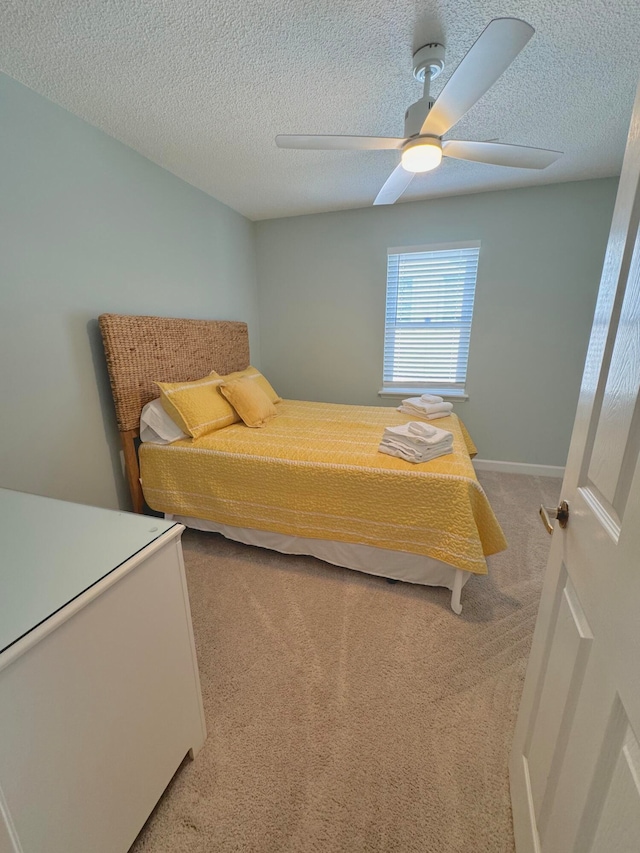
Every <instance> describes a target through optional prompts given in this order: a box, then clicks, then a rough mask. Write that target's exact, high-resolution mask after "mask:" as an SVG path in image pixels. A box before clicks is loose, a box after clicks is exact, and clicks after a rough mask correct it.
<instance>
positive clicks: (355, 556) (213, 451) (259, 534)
mask: <svg viewBox="0 0 640 853" xmlns="http://www.w3.org/2000/svg"><path fill="white" fill-rule="evenodd" d="M99 324H100V329H101V332H102V336H103V341H104V346H105V355H106V360H107V366H108V370H109V376H110V381H111V387H112V392H113V399H114V405H115V410H116V418H117V422H118V428H119V430H120V435H121V439H122V445H123V451H124V459H125V469H126V474H127V480H128V483H129V487H130V491H131V497H132V502H133V508H134V511H136V512H142V511H143V510H144V505H145V501H146V503H147V505H148V506H149V507H150V508H152V509H154V510H156V511H160V512H163V513H165V515H167V516H168V517H173V518H175V519H176V520H179V521H180V522H182V523H184V524H186V525H187V526H189V527H194V528H197V529H200V530H211V531H214V532H218V533H221V534H223V535H224V536H226V537H228V538H231V539H236V540H238V541H241V542H245V543H247V544H250V545H257V546H260V547H265V548H270V549H273V550H276V551H281V552H283V553H296V554H309V555H311V556H315V557H318V558H320V559H323V560H325V561H327V562H330V563H333V564H335V565H339V566H344V567H346V568H351V569H356V570H358V571H363V572H368V573H370V574H374V575H380V576H383V577H387V578H389V579H394V580H402V581H408V582H411V583H419V584H423V585H431V586H444V587H447V588H448V589H450V590H451V592H452V597H451V606H452V609H453V610H454V611H455V612H456V613H460V612H461V609H462V606H461V591H462V588H463V586H464V584H465V583H466V581H467V580H468V579H469V577H470V576H471V575H472V574H480V575H482V574H486V573H487V564H486V557H487V556H489V555H491V554H494V553H497V552H498V551H501V550H503V549H504V548H505V547H506V542H505V539H504V536H503V533H502V530H501V529H500V526H499V524H498V522H497V520H496V518H495V516H494V514H493V511H492V509H491V506H490V504H489V502H488V500H487V497H486V495H485V493H484V491H483V489H482V487H481V486H480V484H479V482H478V480H477V478H476V475H475V471H474V469H473V465H472V463H471V456H472V455H473V454H475V448H474V446H473V443H472V441H471V439H470V437H469V435H468V433H467V431H466V430H465V428H464V425H463V424H462V422H461V421H460V420H459V419H458V418H457V417H456V416H455V415H451V416H449V417H447V418H442V419H441V420H439V421H438V425H439V426H442V427H443V428H444V429H447V430H449V431H451V432H452V434H453V440H454V452H453V453H452V454H448V455H447V456H442V457H439V458H437V459H435V460H432V461H431V462H428V463H422V464H418V465H414V464H412V463H409V462H405V461H404V460H402V459H397V458H395V457H391V456H387V455H384V454H381V453H379V452H378V449H377V448H378V444H379V442H380V437H381V435H382V431H383V429H384V427H385V426H388V425H393V424H401V423H406V422H407V421H408V420H410V418H408V417H407V416H406V415H402V414H400V413H399V412H397V411H396V410H395V409H391V408H385V407H369V406H344V405H338V404H330V403H313V402H308V401H296V400H283V401H282V402H281V403H278V404H277V408H278V415H277V417H275V418H273V419H272V420H271V421H270V422H269V423H268V424H267V425H266V426H265V427H263V428H261V429H250V428H248V427H246V426H244V424H242V423H236V424H232V425H229V426H226V427H224V428H223V429H219V430H217V431H215V432H212V433H209V434H207V435H203V436H201V437H200V438H198V439H184V440H178V441H175V442H173V443H172V444H169V445H165V446H158V445H154V444H147V443H143V444H142V445H140V447H139V448H137V444H138V438H139V420H140V413H141V410H142V408H143V406H144V405H145V404H146V403H147V402H149V401H150V400H152V399H153V398H155V397H157V396H158V389H157V387H156V386H155V384H154V383H155V382H156V381H163V382H179V381H186V380H195V379H200V378H201V377H203V376H207V375H208V374H209V373H210V372H211V371H213V370H215V371H217V372H218V373H220V374H223V375H226V374H228V373H232V372H234V371H237V370H243V369H245V368H247V367H248V365H249V362H250V359H249V339H248V330H247V326H246V324H244V323H239V322H231V321H205V320H181V319H171V318H158V317H138V316H127V315H116V314H103V315H102V316H101V317H100V318H99Z"/></svg>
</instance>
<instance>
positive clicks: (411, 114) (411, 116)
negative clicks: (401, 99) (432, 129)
mask: <svg viewBox="0 0 640 853" xmlns="http://www.w3.org/2000/svg"><path fill="white" fill-rule="evenodd" d="M433 103H434V102H433V98H431V97H430V95H429V93H428V92H427V94H426V97H425V96H423V97H422V98H420V100H419V101H416V102H415V104H411V106H410V107H409V109H408V110H407V111H406V113H405V114H404V135H405V137H406V138H407V139H408V138H409V137H411V136H417V135H418V134H419V133H420V130H421V128H422V125H423V124H424V120H425V119H426V117H427V115H428V114H429V110H430V109H431V107H433Z"/></svg>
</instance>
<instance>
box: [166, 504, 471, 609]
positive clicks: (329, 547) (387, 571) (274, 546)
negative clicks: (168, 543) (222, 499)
mask: <svg viewBox="0 0 640 853" xmlns="http://www.w3.org/2000/svg"><path fill="white" fill-rule="evenodd" d="M165 518H167V519H171V520H173V521H177V522H178V523H179V524H184V525H185V527H192V528H194V529H195V530H205V531H208V532H210V533H221V534H222V535H223V536H225V537H226V538H227V539H233V540H235V541H236V542H243V543H244V544H245V545H256V546H257V547H259V548H267V549H269V550H270V551H279V552H280V553H281V554H300V555H306V556H311V557H317V558H318V559H319V560H324V561H325V562H326V563H332V564H333V565H334V566H342V567H343V568H346V569H355V570H356V571H358V572H365V573H366V574H369V575H378V576H379V577H383V578H392V579H395V580H399V581H404V582H405V583H417V584H423V585H425V586H444V587H446V588H447V589H450V590H451V591H452V596H451V609H452V610H453V611H454V612H455V613H460V612H461V611H462V606H461V604H460V593H461V591H462V587H463V586H464V585H465V583H466V582H467V581H468V580H469V577H470V576H471V573H470V572H465V571H463V570H462V569H457V568H456V567H455V566H449V565H448V564H447V563H443V562H441V561H440V560H434V559H432V558H431V557H423V556H422V555H420V554H408V553H406V552H405V551H389V550H387V549H385V548H375V547H373V546H372V545H352V544H350V543H349V542H335V541H333V540H330V539H306V538H304V537H302V536H286V535H284V534H282V533H272V532H271V531H268V530H252V529H249V528H245V527H232V526H231V525H229V524H219V523H218V522H216V521H208V520H207V519H203V518H192V517H190V516H184V515H172V514H171V513H165Z"/></svg>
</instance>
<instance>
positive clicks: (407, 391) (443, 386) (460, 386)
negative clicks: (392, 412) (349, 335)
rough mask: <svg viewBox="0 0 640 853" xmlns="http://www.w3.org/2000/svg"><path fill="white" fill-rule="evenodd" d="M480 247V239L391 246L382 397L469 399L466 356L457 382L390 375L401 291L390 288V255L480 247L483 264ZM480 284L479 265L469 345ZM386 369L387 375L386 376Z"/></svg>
mask: <svg viewBox="0 0 640 853" xmlns="http://www.w3.org/2000/svg"><path fill="white" fill-rule="evenodd" d="M480 248H481V244H480V241H479V240H465V241H464V242H459V243H436V244H430V245H427V246H402V247H392V248H389V249H387V297H386V308H385V331H384V354H383V382H382V388H381V389H380V391H379V392H378V394H379V396H381V397H407V396H412V395H413V396H416V395H418V394H424V393H427V392H428V393H432V394H440V396H442V397H445V398H449V399H452V400H466V399H468V395H467V393H466V380H467V369H468V360H467V359H465V362H464V375H461V376H459V377H458V381H455V382H443V381H441V382H436V381H434V382H429V381H427V382H423V381H421V382H408V381H405V382H399V381H394V380H393V379H391V378H390V376H389V375H388V366H389V364H390V361H391V357H392V349H391V348H392V346H393V344H392V336H393V331H394V330H395V328H396V326H395V323H392V324H390V318H392V317H393V316H394V315H395V312H396V310H397V292H396V291H395V290H392V289H391V288H390V287H389V257H390V256H391V255H404V254H406V255H409V254H415V253H421V252H424V253H427V252H442V251H448V250H451V249H477V250H478V266H479V263H480ZM477 283H478V269H477V267H476V278H475V281H474V283H473V289H472V290H471V291H467V293H466V294H465V297H466V299H467V300H469V301H470V308H471V320H470V321H469V322H468V323H466V322H465V323H463V324H462V328H463V330H464V332H465V334H466V340H465V347H468V346H469V342H470V338H471V325H472V319H473V308H474V299H475V292H476V288H477ZM385 371H387V374H386V375H385Z"/></svg>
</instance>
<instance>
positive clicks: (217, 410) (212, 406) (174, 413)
mask: <svg viewBox="0 0 640 853" xmlns="http://www.w3.org/2000/svg"><path fill="white" fill-rule="evenodd" d="M222 382H223V380H222V379H220V378H218V377H214V376H205V377H204V379H196V380H195V381H194V382H156V383H155V384H156V385H157V386H158V388H159V389H160V402H161V403H162V408H163V409H164V410H165V412H166V413H167V414H168V415H169V417H170V418H171V419H172V420H173V421H175V423H177V424H178V426H179V427H180V428H181V429H182V431H183V432H186V433H187V435H190V436H191V437H192V438H199V437H200V436H201V435H206V433H208V432H214V431H215V430H217V429H222V427H225V426H229V424H235V423H238V421H239V420H240V418H239V417H238V415H237V414H236V412H235V411H234V409H233V407H232V406H230V405H229V403H227V401H226V400H225V398H224V397H223V396H222V394H220V386H221V385H222Z"/></svg>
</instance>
